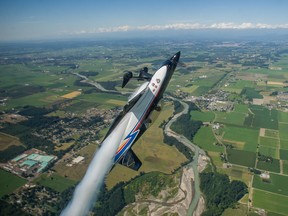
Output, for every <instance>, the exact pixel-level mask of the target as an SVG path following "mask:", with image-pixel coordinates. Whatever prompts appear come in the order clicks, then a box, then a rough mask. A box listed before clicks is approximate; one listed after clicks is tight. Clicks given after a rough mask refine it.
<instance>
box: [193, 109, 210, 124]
mask: <svg viewBox="0 0 288 216" xmlns="http://www.w3.org/2000/svg"><path fill="white" fill-rule="evenodd" d="M190 115H191V119H192V120H196V121H202V122H212V121H213V120H214V118H215V115H214V113H213V112H210V111H195V110H193V111H191V112H190Z"/></svg>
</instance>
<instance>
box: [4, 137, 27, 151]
mask: <svg viewBox="0 0 288 216" xmlns="http://www.w3.org/2000/svg"><path fill="white" fill-rule="evenodd" d="M18 145H22V143H21V142H20V141H19V139H18V138H17V137H13V136H11V135H8V134H4V133H0V151H3V150H5V149H7V148H9V147H10V146H18Z"/></svg>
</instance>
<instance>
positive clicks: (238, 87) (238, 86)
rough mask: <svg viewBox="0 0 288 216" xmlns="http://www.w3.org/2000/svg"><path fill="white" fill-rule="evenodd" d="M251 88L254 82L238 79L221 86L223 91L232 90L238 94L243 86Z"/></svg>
mask: <svg viewBox="0 0 288 216" xmlns="http://www.w3.org/2000/svg"><path fill="white" fill-rule="evenodd" d="M247 87H250V88H253V87H254V82H252V81H248V80H238V81H236V82H235V83H230V84H229V85H227V86H224V87H222V89H223V90H224V91H228V92H234V93H237V94H240V93H241V92H242V90H243V89H244V88H247Z"/></svg>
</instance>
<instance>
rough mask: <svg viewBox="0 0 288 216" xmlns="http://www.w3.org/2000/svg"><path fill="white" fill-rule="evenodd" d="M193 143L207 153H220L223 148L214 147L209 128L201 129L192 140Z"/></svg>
mask: <svg viewBox="0 0 288 216" xmlns="http://www.w3.org/2000/svg"><path fill="white" fill-rule="evenodd" d="M193 142H194V143H195V144H197V145H198V146H200V147H201V148H202V149H205V150H207V151H215V152H222V151H223V147H221V146H216V145H215V144H216V143H217V140H216V139H215V137H214V135H213V133H212V129H211V127H203V126H202V127H201V128H200V129H199V130H198V132H197V133H196V135H195V137H194V138H193Z"/></svg>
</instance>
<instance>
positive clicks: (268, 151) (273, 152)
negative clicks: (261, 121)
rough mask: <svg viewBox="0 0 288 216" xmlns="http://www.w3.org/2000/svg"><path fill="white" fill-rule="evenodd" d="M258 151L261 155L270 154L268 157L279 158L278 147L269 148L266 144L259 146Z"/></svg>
mask: <svg viewBox="0 0 288 216" xmlns="http://www.w3.org/2000/svg"><path fill="white" fill-rule="evenodd" d="M259 152H260V153H261V155H265V156H270V157H273V158H276V159H279V149H278V148H270V147H267V146H260V147H259ZM287 152H288V151H287ZM287 157H288V156H287Z"/></svg>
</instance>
